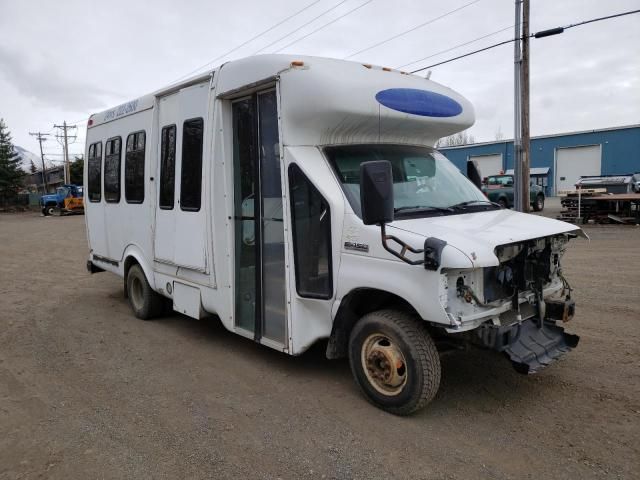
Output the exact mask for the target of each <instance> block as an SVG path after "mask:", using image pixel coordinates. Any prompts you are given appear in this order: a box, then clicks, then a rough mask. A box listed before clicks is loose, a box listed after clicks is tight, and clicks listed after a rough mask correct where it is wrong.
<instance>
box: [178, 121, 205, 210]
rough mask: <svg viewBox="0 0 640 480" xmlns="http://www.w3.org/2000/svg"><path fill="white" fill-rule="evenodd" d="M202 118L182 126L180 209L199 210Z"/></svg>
mask: <svg viewBox="0 0 640 480" xmlns="http://www.w3.org/2000/svg"><path fill="white" fill-rule="evenodd" d="M203 130H204V121H203V120H202V118H194V119H192V120H187V121H186V122H184V124H183V126H182V174H181V176H180V208H181V209H182V210H187V211H190V212H197V211H198V210H200V197H201V194H202V133H203Z"/></svg>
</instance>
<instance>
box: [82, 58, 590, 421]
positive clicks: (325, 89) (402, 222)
mask: <svg viewBox="0 0 640 480" xmlns="http://www.w3.org/2000/svg"><path fill="white" fill-rule="evenodd" d="M473 121H474V112H473V107H472V106H471V104H470V103H469V102H468V101H467V100H466V99H464V98H463V97H462V96H460V95H459V94H457V93H456V92H454V91H452V90H450V89H449V88H446V87H444V86H442V85H440V84H438V83H435V82H432V81H429V80H427V79H425V78H422V77H419V76H416V75H409V74H406V73H404V72H399V71H394V70H390V69H387V68H380V67H376V66H372V65H364V64H361V63H355V62H347V61H340V60H333V59H326V58H316V57H292V56H287V55H264V56H256V57H251V58H246V59H243V60H238V61H232V62H229V63H226V64H224V65H222V66H221V67H219V68H216V69H215V70H213V71H210V72H208V73H207V74H205V75H201V76H198V77H195V78H192V79H189V80H186V81H184V82H182V83H179V84H175V85H172V86H170V87H168V88H166V89H164V90H160V91H158V92H155V93H153V94H151V95H147V96H144V97H141V98H139V99H137V100H134V101H131V102H129V103H125V104H124V105H120V106H118V107H116V108H113V109H110V110H107V111H105V112H102V113H97V114H94V115H92V116H91V117H90V119H89V122H88V130H87V146H86V149H87V151H86V158H87V161H86V167H85V173H84V175H85V176H84V182H85V183H84V185H85V186H86V194H85V204H86V207H85V208H86V227H87V235H88V240H89V258H88V262H87V268H88V269H89V270H90V271H91V272H100V271H105V270H106V271H110V272H113V273H115V274H117V275H119V276H121V277H122V278H123V279H124V291H125V295H126V296H127V297H128V299H129V302H130V304H131V307H132V309H133V312H134V314H135V315H136V316H137V317H139V318H142V319H150V318H153V317H155V316H158V315H160V314H162V313H163V312H164V311H166V309H167V306H168V305H171V306H172V308H173V310H175V311H177V312H180V313H182V314H185V315H188V316H190V317H193V318H197V319H199V318H203V317H206V316H217V317H219V319H220V321H221V322H222V323H223V325H224V326H225V328H227V329H228V330H231V331H233V332H235V333H237V334H239V335H242V336H244V337H247V338H249V339H251V340H253V341H255V342H258V343H261V344H263V345H266V346H268V347H271V348H275V349H277V350H280V351H282V352H284V353H288V354H290V355H299V354H301V353H303V352H304V351H305V350H307V349H308V348H309V347H310V346H311V345H312V344H314V343H315V342H318V341H322V340H324V341H326V342H327V349H326V353H327V356H328V357H329V358H340V357H348V358H349V360H350V364H351V369H352V371H353V375H354V377H355V380H356V382H357V384H358V385H359V387H360V389H361V390H362V392H363V393H364V395H365V396H366V397H367V398H368V399H369V400H370V401H371V402H372V403H373V404H375V405H377V406H378V407H380V408H382V409H384V410H387V411H389V412H392V413H395V414H399V415H406V414H410V413H412V412H414V411H416V410H417V409H419V408H421V407H422V406H424V405H425V404H427V403H428V402H429V401H430V400H431V399H432V398H433V397H434V396H435V394H436V392H437V390H438V386H439V383H440V355H441V354H442V353H443V352H445V351H447V350H450V349H457V348H460V347H461V346H465V345H468V344H475V345H478V346H481V347H485V348H487V349H490V350H494V351H498V352H502V353H503V354H504V355H505V356H506V357H507V358H508V359H510V360H511V362H512V363H513V365H514V367H515V368H516V369H517V370H518V371H520V372H523V373H534V372H536V371H537V370H539V369H540V368H542V367H544V366H546V365H547V364H549V363H550V362H552V361H553V360H554V359H556V358H557V357H559V356H560V355H562V354H563V353H564V352H566V351H568V350H570V349H571V348H572V347H575V346H576V345H577V342H578V337H577V336H575V335H570V334H567V333H565V332H564V329H563V327H562V324H563V322H566V321H568V320H569V319H571V318H572V317H573V313H574V302H573V300H572V299H571V294H570V292H571V289H570V287H569V285H568V283H567V280H566V279H565V278H564V276H563V274H562V267H561V263H560V262H561V258H562V255H563V253H564V251H565V248H566V245H567V243H568V241H569V240H570V239H571V238H573V237H576V236H577V235H582V232H581V230H580V229H578V228H577V227H576V226H574V225H570V224H567V223H563V222H559V221H556V220H551V219H547V218H543V217H540V216H534V215H528V214H522V213H518V212H513V211H509V210H505V209H501V208H500V207H499V206H498V205H496V204H493V203H491V202H489V201H488V200H487V199H486V197H485V196H484V195H483V194H482V193H481V191H480V190H479V189H478V187H477V182H476V183H474V182H472V181H471V180H469V179H468V178H467V177H466V176H465V175H463V174H462V173H461V172H460V171H459V170H458V169H457V168H456V167H455V166H454V165H452V164H451V163H450V162H449V161H448V160H447V159H446V158H445V157H444V156H443V155H441V154H440V153H438V152H437V151H436V150H434V148H433V145H434V144H435V142H436V141H437V139H439V138H441V137H443V136H447V135H451V134H453V133H456V132H458V131H461V130H463V129H466V128H468V127H469V126H470V125H472V124H473ZM476 177H477V170H475V168H474V166H473V164H471V165H470V169H469V178H470V179H474V180H476Z"/></svg>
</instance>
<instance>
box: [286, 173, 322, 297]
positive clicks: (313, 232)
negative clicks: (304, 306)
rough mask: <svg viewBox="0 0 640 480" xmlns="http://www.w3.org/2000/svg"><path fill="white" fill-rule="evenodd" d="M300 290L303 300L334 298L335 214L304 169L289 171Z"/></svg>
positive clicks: (298, 290) (294, 247) (298, 286)
mask: <svg viewBox="0 0 640 480" xmlns="http://www.w3.org/2000/svg"><path fill="white" fill-rule="evenodd" d="M289 191H290V193H291V216H292V218H291V221H292V225H293V253H294V257H295V265H296V290H297V292H298V295H300V296H301V297H311V298H325V299H326V298H331V296H332V293H333V292H332V290H333V286H332V280H333V279H332V273H331V212H330V211H329V204H328V203H327V202H326V200H325V199H324V197H323V196H322V195H321V194H320V192H318V190H316V188H315V187H314V186H313V184H312V183H311V182H310V181H309V179H308V178H307V177H306V176H305V175H304V173H302V170H300V167H298V166H297V165H295V164H292V165H291V166H290V167H289Z"/></svg>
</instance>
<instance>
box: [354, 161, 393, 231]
mask: <svg viewBox="0 0 640 480" xmlns="http://www.w3.org/2000/svg"><path fill="white" fill-rule="evenodd" d="M360 206H361V209H362V221H363V222H364V224H365V225H376V224H378V225H384V224H385V223H388V222H393V173H392V170H391V162H389V161H388V160H375V161H371V162H363V163H361V164H360Z"/></svg>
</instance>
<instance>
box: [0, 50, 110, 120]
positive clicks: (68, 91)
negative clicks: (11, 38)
mask: <svg viewBox="0 0 640 480" xmlns="http://www.w3.org/2000/svg"><path fill="white" fill-rule="evenodd" d="M0 75H2V76H3V77H4V79H5V81H7V82H8V83H9V84H11V85H12V86H13V87H14V88H15V89H16V90H17V91H18V92H19V93H20V94H22V95H24V96H25V97H28V98H31V99H32V100H34V101H35V102H36V103H37V104H39V105H42V106H51V107H56V108H60V109H63V110H67V111H69V110H77V111H88V110H95V109H100V108H104V107H106V106H107V104H108V103H107V100H108V98H109V97H111V96H113V94H112V93H110V92H108V91H107V90H103V89H101V88H98V87H95V86H93V85H89V84H87V83H83V82H79V81H78V80H77V79H74V78H68V77H66V76H65V75H64V72H63V71H61V70H60V68H59V67H58V66H57V65H51V64H49V63H48V62H47V60H46V59H38V60H37V61H34V59H31V58H28V57H27V56H26V54H25V55H22V56H21V55H19V54H17V53H14V52H11V51H9V50H7V49H6V48H3V47H2V46H0Z"/></svg>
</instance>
